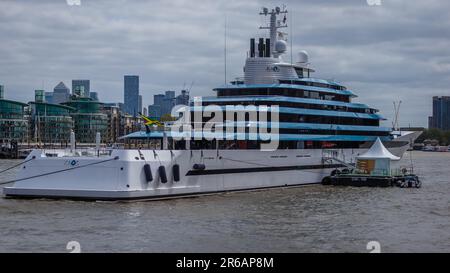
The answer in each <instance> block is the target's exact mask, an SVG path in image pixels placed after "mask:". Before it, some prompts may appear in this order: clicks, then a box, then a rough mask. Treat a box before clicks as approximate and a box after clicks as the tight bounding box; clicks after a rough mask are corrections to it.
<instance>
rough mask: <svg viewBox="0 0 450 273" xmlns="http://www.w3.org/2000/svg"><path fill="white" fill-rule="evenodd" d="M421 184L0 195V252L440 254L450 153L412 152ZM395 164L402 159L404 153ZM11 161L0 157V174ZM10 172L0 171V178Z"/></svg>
mask: <svg viewBox="0 0 450 273" xmlns="http://www.w3.org/2000/svg"><path fill="white" fill-rule="evenodd" d="M413 159H414V162H415V167H416V170H417V171H416V172H417V173H418V174H419V175H420V176H421V179H422V181H423V187H422V188H421V189H400V188H387V189H382V188H351V187H325V186H321V185H314V186H305V187H300V188H291V189H276V190H268V191H260V192H251V193H231V194H222V195H215V196H205V197H199V198H187V199H178V200H168V201H151V202H136V203H114V202H75V201H48V200H12V199H3V198H0V252H66V251H67V250H66V244H67V242H69V241H78V242H79V243H80V244H81V250H82V251H83V252H100V251H101V252H103V251H106V252H128V251H129V252H368V251H367V250H366V244H367V242H369V241H373V240H376V241H379V242H380V244H381V251H382V252H421V251H425V252H449V251H450V203H449V200H450V163H449V162H450V153H425V152H414V153H413ZM404 160H409V155H405V159H404ZM17 162H18V161H12V160H10V161H8V160H1V161H0V170H2V169H5V168H7V167H8V166H12V165H14V164H16V163H17ZM13 177H14V173H13V172H9V173H7V174H6V175H5V174H0V180H3V181H5V180H9V179H12V178H13Z"/></svg>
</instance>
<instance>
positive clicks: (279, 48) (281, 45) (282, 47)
mask: <svg viewBox="0 0 450 273" xmlns="http://www.w3.org/2000/svg"><path fill="white" fill-rule="evenodd" d="M286 49H287V45H286V42H285V41H283V40H278V41H277V42H276V43H275V51H276V52H278V53H284V52H286Z"/></svg>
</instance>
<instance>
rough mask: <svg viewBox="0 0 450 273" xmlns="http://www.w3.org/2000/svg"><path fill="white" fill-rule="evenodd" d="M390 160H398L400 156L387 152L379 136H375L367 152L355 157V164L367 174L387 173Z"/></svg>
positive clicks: (389, 167)
mask: <svg viewBox="0 0 450 273" xmlns="http://www.w3.org/2000/svg"><path fill="white" fill-rule="evenodd" d="M391 160H395V161H396V160H400V157H398V156H395V155H393V154H392V153H391V152H389V150H388V149H386V147H384V145H383V143H382V142H381V140H380V138H377V140H376V141H375V142H374V143H373V145H372V147H370V149H369V150H368V151H367V152H365V153H363V154H362V155H359V156H357V157H356V166H357V168H358V169H360V170H362V171H365V172H367V173H368V174H389V173H390V170H391Z"/></svg>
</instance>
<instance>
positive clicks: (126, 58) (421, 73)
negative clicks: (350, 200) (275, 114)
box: [0, 0, 450, 126]
mask: <svg viewBox="0 0 450 273" xmlns="http://www.w3.org/2000/svg"><path fill="white" fill-rule="evenodd" d="M69 1H74V0H69ZM368 1H369V2H376V0H368ZM282 4H286V5H287V8H288V10H289V11H290V12H291V16H292V22H291V23H292V26H293V28H292V33H293V44H294V46H293V51H294V52H298V51H299V50H301V49H305V50H306V51H308V52H309V55H310V61H311V64H312V66H313V68H315V69H316V71H317V72H316V73H315V75H314V77H317V78H325V79H335V80H337V81H339V82H341V83H343V84H344V85H346V86H347V87H348V89H349V90H352V91H354V92H355V93H356V94H357V95H358V96H359V97H358V98H357V99H355V101H358V102H363V103H367V104H369V105H371V106H374V107H376V108H378V109H380V110H381V114H382V115H384V116H385V117H386V118H389V119H390V118H392V116H393V112H394V110H393V103H392V102H393V101H398V100H402V107H401V111H400V124H401V125H403V126H407V125H409V124H411V125H412V126H427V116H428V115H430V113H431V97H432V96H434V95H450V16H449V12H450V1H448V0H427V1H409V0H381V5H379V6H371V5H368V4H367V1H366V0H343V1H336V0H330V1H325V0H295V1H257V0H246V1H241V0H239V1H238V0H224V1H205V0H203V1H194V0H170V1H167V0H166V1H162V0H152V1H144V0H81V5H79V6H76V5H73V6H70V5H68V4H67V0H39V1H33V0H0V37H1V42H0V84H2V85H5V92H6V98H8V99H14V100H20V101H30V100H32V99H33V96H34V90H35V89H41V88H44V89H45V90H46V91H52V90H53V88H54V87H55V86H56V85H57V84H58V83H59V81H63V82H64V83H65V84H66V85H67V86H69V87H70V86H71V80H72V79H90V80H91V91H97V92H98V93H99V97H100V100H101V101H104V102H119V101H123V75H126V74H136V75H139V76H140V92H141V94H142V96H143V105H144V106H147V105H148V104H151V103H152V100H153V95H154V94H156V93H160V92H162V91H165V90H176V91H179V90H180V89H181V88H182V87H183V85H184V84H186V85H187V86H190V85H191V83H192V82H194V86H193V88H192V90H191V94H192V95H203V96H205V95H214V92H213V91H212V89H213V88H214V87H216V86H218V85H221V84H223V83H224V57H223V55H224V54H223V52H224V22H225V17H226V18H227V22H228V24H227V25H228V30H227V33H228V35H227V41H228V42H227V44H228V46H227V48H228V50H227V51H228V62H227V65H228V80H231V79H233V78H234V77H238V76H242V67H243V64H244V61H245V57H246V53H247V51H248V44H249V42H248V39H249V38H251V37H261V36H265V35H267V34H266V33H265V31H261V30H259V29H258V27H259V25H260V24H261V23H262V22H263V21H262V19H261V18H260V16H259V15H258V14H257V13H258V12H259V10H260V9H261V7H262V6H267V7H273V6H274V5H282ZM288 19H289V17H288ZM284 59H285V60H287V61H289V60H290V54H289V53H288V54H287V55H286V56H285V57H284ZM390 122H391V121H390V120H389V121H388V123H389V124H390ZM388 123H386V124H388Z"/></svg>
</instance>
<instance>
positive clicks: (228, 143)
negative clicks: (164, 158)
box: [169, 140, 365, 150]
mask: <svg viewBox="0 0 450 273" xmlns="http://www.w3.org/2000/svg"><path fill="white" fill-rule="evenodd" d="M262 143H263V142H261V141H257V140H218V141H217V140H213V141H210V140H191V142H190V149H191V150H215V149H219V150H253V149H261V144H262ZM364 143H365V142H364V141H280V142H279V145H278V149H282V150H283V149H330V148H333V149H346V148H354V149H358V148H360V147H361V146H362V145H364ZM169 149H175V150H184V149H186V141H176V142H171V141H169Z"/></svg>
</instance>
